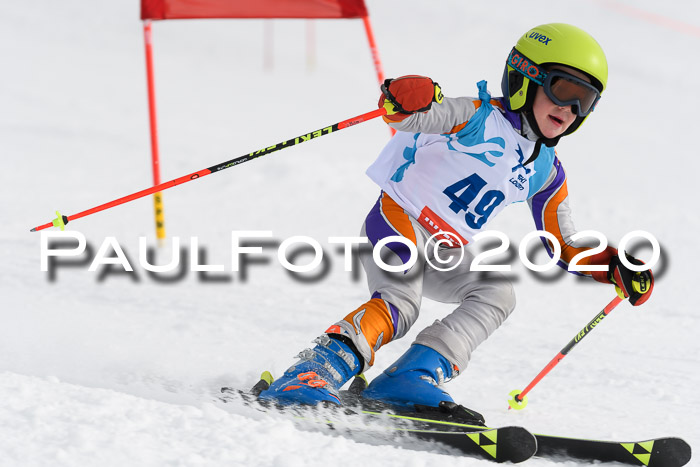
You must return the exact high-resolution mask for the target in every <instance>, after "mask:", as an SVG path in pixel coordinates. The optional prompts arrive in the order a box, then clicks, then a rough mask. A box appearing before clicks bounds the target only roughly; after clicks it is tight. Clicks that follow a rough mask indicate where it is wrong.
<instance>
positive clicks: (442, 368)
mask: <svg viewBox="0 0 700 467" xmlns="http://www.w3.org/2000/svg"><path fill="white" fill-rule="evenodd" d="M457 373H458V371H457V369H456V368H453V366H452V365H451V364H450V362H449V361H448V360H447V359H446V358H445V357H443V356H442V355H441V354H439V353H438V352H437V351H435V350H433V349H431V348H430V347H426V346H424V345H420V344H413V345H411V347H410V348H409V349H408V351H406V353H404V354H403V355H402V356H401V358H399V359H398V360H397V361H396V362H395V363H394V364H393V365H391V366H389V368H387V369H386V370H384V371H383V372H382V374H380V375H379V376H377V377H376V378H375V379H374V380H373V381H372V383H371V384H370V385H369V387H368V388H367V389H365V390H364V392H362V397H363V398H365V399H371V400H374V401H379V402H383V403H386V404H389V405H392V406H395V407H398V408H401V409H409V410H415V406H416V405H421V406H428V407H439V406H440V403H441V402H446V403H448V404H455V402H454V400H453V399H452V397H451V396H450V395H449V394H448V393H446V392H445V391H443V390H442V389H441V388H440V385H441V384H442V383H443V382H445V381H447V380H449V379H450V378H453V377H455V376H457Z"/></svg>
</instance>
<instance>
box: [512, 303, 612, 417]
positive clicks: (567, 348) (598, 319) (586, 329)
mask: <svg viewBox="0 0 700 467" xmlns="http://www.w3.org/2000/svg"><path fill="white" fill-rule="evenodd" d="M622 300H623V299H622V298H620V297H615V298H614V299H612V301H611V302H610V303H608V304H607V305H606V306H605V308H603V311H601V312H600V313H598V314H597V315H596V316H595V318H593V319H592V320H591V321H590V322H589V323H588V324H587V325H586V326H585V327H584V328H583V329H581V330H580V331H579V332H578V334H576V337H574V338H573V339H571V341H569V343H568V344H566V346H564V348H563V349H561V350H560V351H559V353H558V354H557V355H556V356H555V357H554V358H553V359H552V361H551V362H549V363H548V364H547V366H545V367H544V368H543V369H542V371H540V372H539V373H538V374H537V376H535V379H533V380H532V381H531V382H530V384H528V385H527V387H526V388H525V389H523V390H522V391H521V392H519V393H517V394H515V395H514V397H513V398H514V399H515V403H519V402H522V401H523V399H524V398H525V396H526V395H527V393H528V392H530V391H531V390H532V388H534V387H535V386H536V385H537V383H539V382H540V381H541V380H542V378H544V377H545V376H547V373H549V372H550V371H552V369H553V368H554V367H555V366H557V364H558V363H559V362H560V361H562V360H563V359H564V357H565V356H566V355H567V354H568V353H569V351H570V350H571V349H573V348H574V347H575V346H576V344H578V343H579V342H581V340H582V339H583V338H584V337H586V336H587V335H588V334H589V333H590V332H591V331H592V330H593V329H594V328H595V327H596V326H597V325H598V324H599V323H600V322H601V321H602V320H603V318H605V317H606V316H608V314H610V312H611V311H613V310H614V309H615V307H616V306H617V305H619V304H620V302H622ZM511 407H512V406H511Z"/></svg>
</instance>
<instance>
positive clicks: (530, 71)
mask: <svg viewBox="0 0 700 467" xmlns="http://www.w3.org/2000/svg"><path fill="white" fill-rule="evenodd" d="M508 65H509V66H510V67H512V68H513V69H514V70H516V71H517V72H518V73H520V74H521V75H523V76H525V77H526V78H529V79H530V80H532V81H534V82H535V83H537V84H539V85H540V86H542V85H543V84H544V80H545V78H546V77H547V72H546V71H544V68H542V67H541V66H540V65H538V64H537V63H535V62H533V61H532V60H530V59H529V58H527V57H526V56H525V55H523V54H522V53H520V52H519V51H518V50H517V49H516V48H515V47H513V50H511V51H510V55H508Z"/></svg>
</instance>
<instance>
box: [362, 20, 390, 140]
mask: <svg viewBox="0 0 700 467" xmlns="http://www.w3.org/2000/svg"><path fill="white" fill-rule="evenodd" d="M362 23H363V24H364V25H365V33H366V34H367V41H368V42H369V50H370V52H372V61H373V62H374V69H375V71H376V72H377V79H378V80H379V85H380V86H381V85H382V84H383V83H384V70H383V69H382V61H381V60H380V59H379V49H378V48H377V43H376V42H375V41H374V32H373V31H372V25H371V24H370V22H369V15H366V16H363V17H362ZM389 131H391V134H392V136H393V135H394V134H396V130H394V129H393V128H391V127H389Z"/></svg>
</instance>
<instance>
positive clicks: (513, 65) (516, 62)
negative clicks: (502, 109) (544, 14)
mask: <svg viewBox="0 0 700 467" xmlns="http://www.w3.org/2000/svg"><path fill="white" fill-rule="evenodd" d="M553 64H558V65H565V66H568V67H571V68H575V69H577V70H579V71H581V72H583V73H584V74H585V75H586V76H588V77H589V78H590V80H591V84H592V85H593V86H594V87H595V88H596V89H597V90H598V92H600V93H602V92H603V90H604V89H605V86H606V85H607V81H608V62H607V60H606V59H605V53H604V52H603V49H602V48H601V47H600V45H599V44H598V42H596V40H595V39H593V37H591V35H590V34H588V33H587V32H585V31H583V30H582V29H579V28H577V27H576V26H572V25H570V24H564V23H550V24H543V25H540V26H537V27H535V28H532V29H530V30H529V31H527V32H526V33H525V34H524V35H523V36H522V37H521V38H520V39H519V40H518V42H517V43H516V44H515V47H514V48H513V50H512V51H511V53H510V55H509V56H508V60H507V62H506V66H505V69H504V71H503V79H502V81H501V90H502V91H503V96H504V98H505V101H506V104H507V105H508V108H509V109H510V110H513V111H515V112H528V111H530V110H531V109H532V102H533V100H534V98H535V93H536V91H537V86H538V85H539V86H541V85H542V84H543V78H544V76H546V68H547V65H553ZM585 119H586V115H584V116H579V117H577V119H576V121H575V122H574V123H573V124H572V125H571V126H570V127H569V128H568V129H567V131H566V132H565V133H564V134H570V133H573V132H574V131H576V129H577V128H578V127H579V126H580V125H581V123H583V120H585ZM562 136H563V135H562Z"/></svg>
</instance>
